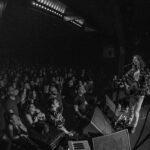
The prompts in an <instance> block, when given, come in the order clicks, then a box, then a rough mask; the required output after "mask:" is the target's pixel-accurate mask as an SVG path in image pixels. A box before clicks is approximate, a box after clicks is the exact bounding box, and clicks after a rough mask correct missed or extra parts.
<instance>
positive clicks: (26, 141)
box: [8, 113, 39, 150]
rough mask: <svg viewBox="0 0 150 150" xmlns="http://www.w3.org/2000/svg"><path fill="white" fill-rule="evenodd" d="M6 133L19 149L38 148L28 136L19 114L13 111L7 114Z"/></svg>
mask: <svg viewBox="0 0 150 150" xmlns="http://www.w3.org/2000/svg"><path fill="white" fill-rule="evenodd" d="M8 121H9V122H8V135H9V137H10V139H11V140H12V142H13V143H14V144H16V145H17V146H19V149H24V150H26V149H31V148H34V149H36V150H37V149H38V150H39V148H38V146H37V144H35V143H34V142H33V141H32V140H31V139H30V138H29V136H28V130H27V128H26V127H25V125H24V124H23V123H22V121H21V119H20V117H19V116H17V115H16V114H14V113H9V114H8Z"/></svg>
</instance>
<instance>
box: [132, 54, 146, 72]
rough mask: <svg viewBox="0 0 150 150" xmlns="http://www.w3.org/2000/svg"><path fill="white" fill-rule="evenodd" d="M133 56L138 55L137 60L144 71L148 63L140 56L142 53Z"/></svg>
mask: <svg viewBox="0 0 150 150" xmlns="http://www.w3.org/2000/svg"><path fill="white" fill-rule="evenodd" d="M133 57H136V58H137V60H138V61H139V66H138V67H139V69H140V70H141V71H144V70H145V67H146V64H145V62H144V61H143V59H142V57H141V56H140V55H134V56H133Z"/></svg>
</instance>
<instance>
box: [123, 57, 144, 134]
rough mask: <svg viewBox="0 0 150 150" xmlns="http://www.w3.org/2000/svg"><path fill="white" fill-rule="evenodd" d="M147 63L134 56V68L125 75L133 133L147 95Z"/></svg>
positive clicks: (130, 123) (129, 123)
mask: <svg viewBox="0 0 150 150" xmlns="http://www.w3.org/2000/svg"><path fill="white" fill-rule="evenodd" d="M145 73H146V70H145V63H144V61H143V59H142V57H141V56H139V55H134V56H133V60H132V68H131V69H130V70H129V71H128V72H127V73H126V74H125V79H126V82H125V84H126V86H125V87H126V93H127V95H129V122H128V125H129V126H130V127H131V133H134V132H135V129H136V127H137V124H138V120H139V113H140V110H141V106H142V103H143V100H144V97H145V94H146V80H145Z"/></svg>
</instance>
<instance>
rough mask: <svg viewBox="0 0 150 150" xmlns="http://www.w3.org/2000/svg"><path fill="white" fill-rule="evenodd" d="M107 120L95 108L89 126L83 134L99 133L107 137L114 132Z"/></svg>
mask: <svg viewBox="0 0 150 150" xmlns="http://www.w3.org/2000/svg"><path fill="white" fill-rule="evenodd" d="M109 122H110V121H109V119H108V118H107V117H106V116H105V115H104V113H103V112H102V111H101V110H100V109H99V108H98V107H96V108H95V111H94V114H93V117H92V119H91V122H90V124H89V125H88V126H87V127H85V128H84V130H83V133H84V134H88V133H99V132H100V133H101V134H103V135H108V134H111V133H113V132H114V129H113V128H112V126H111V124H110V123H109Z"/></svg>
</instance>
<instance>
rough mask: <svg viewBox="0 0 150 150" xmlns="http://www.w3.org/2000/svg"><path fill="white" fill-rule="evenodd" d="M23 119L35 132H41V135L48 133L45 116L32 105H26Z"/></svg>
mask: <svg viewBox="0 0 150 150" xmlns="http://www.w3.org/2000/svg"><path fill="white" fill-rule="evenodd" d="M25 117H26V119H27V121H28V124H29V125H31V126H32V127H33V128H34V129H36V130H37V131H41V133H42V134H46V133H48V132H49V126H48V124H47V123H46V117H45V114H44V113H42V112H41V111H40V110H39V109H38V108H36V107H35V105H34V104H32V103H31V104H28V106H27V109H26V112H25Z"/></svg>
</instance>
